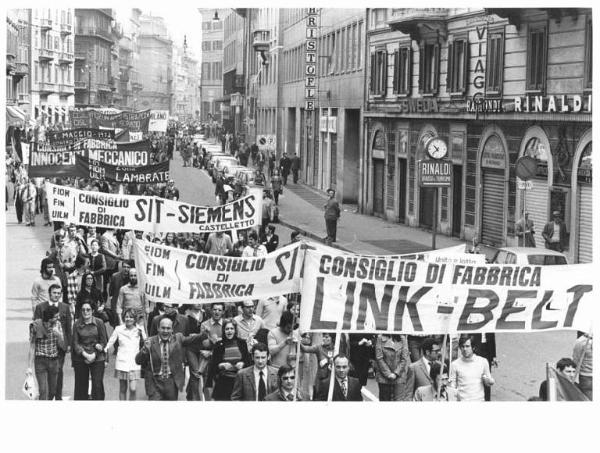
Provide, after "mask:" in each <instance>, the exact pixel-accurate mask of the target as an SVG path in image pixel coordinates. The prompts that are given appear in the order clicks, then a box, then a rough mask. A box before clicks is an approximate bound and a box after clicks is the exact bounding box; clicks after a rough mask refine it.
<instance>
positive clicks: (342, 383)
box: [340, 380, 348, 398]
mask: <svg viewBox="0 0 600 453" xmlns="http://www.w3.org/2000/svg"><path fill="white" fill-rule="evenodd" d="M340 387H341V388H342V393H343V394H344V398H347V397H348V385H347V384H346V380H343V381H340Z"/></svg>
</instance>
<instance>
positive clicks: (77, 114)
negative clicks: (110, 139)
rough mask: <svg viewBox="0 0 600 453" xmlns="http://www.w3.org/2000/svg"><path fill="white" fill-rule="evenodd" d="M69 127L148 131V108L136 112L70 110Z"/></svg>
mask: <svg viewBox="0 0 600 453" xmlns="http://www.w3.org/2000/svg"><path fill="white" fill-rule="evenodd" d="M70 118H71V127H72V128H73V129H75V128H81V127H88V128H101V127H102V128H109V129H129V130H130V131H132V132H148V124H149V122H150V110H140V111H138V112H122V111H116V112H110V111H102V110H96V109H86V110H71V111H70Z"/></svg>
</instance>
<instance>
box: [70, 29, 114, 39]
mask: <svg viewBox="0 0 600 453" xmlns="http://www.w3.org/2000/svg"><path fill="white" fill-rule="evenodd" d="M77 34H78V35H83V36H96V37H98V38H102V39H105V40H106V41H109V42H111V43H112V42H113V39H112V36H111V33H110V30H108V29H105V28H100V27H77Z"/></svg>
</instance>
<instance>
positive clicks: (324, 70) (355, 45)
mask: <svg viewBox="0 0 600 453" xmlns="http://www.w3.org/2000/svg"><path fill="white" fill-rule="evenodd" d="M362 30H363V21H358V22H354V23H352V24H349V25H346V26H344V27H341V28H338V29H337V30H335V31H332V32H331V33H327V34H325V35H323V36H321V37H319V38H317V74H318V75H319V77H325V76H333V75H340V74H344V73H348V72H352V71H356V70H360V69H362V51H361V46H362V43H363V33H362ZM305 66H306V49H305V43H302V44H300V45H298V46H296V47H294V48H292V49H287V50H285V51H284V52H283V82H284V83H285V82H293V81H298V80H302V79H303V77H304V71H305Z"/></svg>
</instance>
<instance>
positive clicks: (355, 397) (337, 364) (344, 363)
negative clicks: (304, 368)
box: [317, 354, 363, 401]
mask: <svg viewBox="0 0 600 453" xmlns="http://www.w3.org/2000/svg"><path fill="white" fill-rule="evenodd" d="M333 368H334V376H335V380H334V383H333V396H332V398H331V400H332V401H362V400H363V398H362V394H361V392H360V389H361V385H360V382H359V381H358V379H356V378H353V377H350V376H348V371H349V370H350V361H349V360H348V357H347V356H346V355H345V354H338V355H336V356H335V357H334V358H333ZM329 385H330V381H329V379H328V378H325V379H324V380H323V381H322V382H321V385H320V386H319V389H320V390H319V393H318V395H317V400H319V401H327V397H328V395H329Z"/></svg>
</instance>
